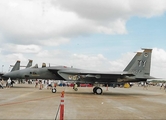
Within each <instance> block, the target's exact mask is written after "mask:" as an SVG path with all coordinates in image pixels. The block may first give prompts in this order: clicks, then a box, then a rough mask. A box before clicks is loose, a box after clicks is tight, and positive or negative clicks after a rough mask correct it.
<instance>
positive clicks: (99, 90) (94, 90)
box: [93, 87, 103, 95]
mask: <svg viewBox="0 0 166 120" xmlns="http://www.w3.org/2000/svg"><path fill="white" fill-rule="evenodd" d="M93 93H95V94H98V95H101V94H102V93H103V90H102V89H101V88H100V87H94V88H93Z"/></svg>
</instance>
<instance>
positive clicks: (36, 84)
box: [35, 79, 38, 88]
mask: <svg viewBox="0 0 166 120" xmlns="http://www.w3.org/2000/svg"><path fill="white" fill-rule="evenodd" d="M37 86H38V80H37V79H36V83H35V88H36V87H37Z"/></svg>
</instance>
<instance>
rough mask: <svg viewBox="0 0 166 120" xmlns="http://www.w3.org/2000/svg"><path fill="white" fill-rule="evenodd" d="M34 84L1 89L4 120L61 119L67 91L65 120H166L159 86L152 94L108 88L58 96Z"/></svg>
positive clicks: (163, 95) (165, 105) (0, 108)
mask: <svg viewBox="0 0 166 120" xmlns="http://www.w3.org/2000/svg"><path fill="white" fill-rule="evenodd" d="M34 86H35V85H34V84H14V87H13V88H10V89H6V88H5V89H0V119H17V120H18V119H50V120H55V119H56V115H57V119H59V111H58V108H59V104H60V99H61V92H62V91H65V95H64V101H65V113H64V119H65V120H74V119H75V120H76V119H77V120H78V119H82V120H87V119H92V120H96V119H99V120H101V119H166V92H165V91H164V90H163V89H162V90H160V87H159V86H151V87H148V90H146V89H143V87H138V86H137V85H135V86H133V87H132V88H108V90H107V88H105V87H103V92H104V93H103V94H102V95H96V94H93V93H92V89H93V88H92V87H79V88H78V89H79V90H78V91H77V92H76V91H74V90H73V89H72V87H57V93H52V92H51V90H48V89H46V88H44V89H42V90H39V88H35V87H34Z"/></svg>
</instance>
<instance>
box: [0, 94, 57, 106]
mask: <svg viewBox="0 0 166 120" xmlns="http://www.w3.org/2000/svg"><path fill="white" fill-rule="evenodd" d="M53 97H57V96H48V97H43V98H36V99H31V100H25V101H19V102H11V103H5V104H0V106H9V105H16V104H22V103H26V102H32V101H39V100H44V99H49V98H53ZM59 99H60V98H59Z"/></svg>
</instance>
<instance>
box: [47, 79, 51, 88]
mask: <svg viewBox="0 0 166 120" xmlns="http://www.w3.org/2000/svg"><path fill="white" fill-rule="evenodd" d="M51 88H52V85H51V80H48V86H47V89H51Z"/></svg>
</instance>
